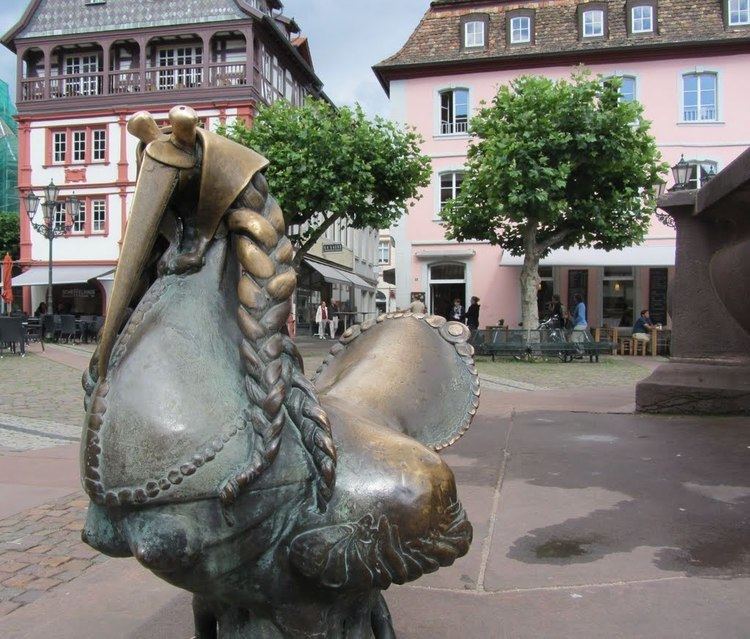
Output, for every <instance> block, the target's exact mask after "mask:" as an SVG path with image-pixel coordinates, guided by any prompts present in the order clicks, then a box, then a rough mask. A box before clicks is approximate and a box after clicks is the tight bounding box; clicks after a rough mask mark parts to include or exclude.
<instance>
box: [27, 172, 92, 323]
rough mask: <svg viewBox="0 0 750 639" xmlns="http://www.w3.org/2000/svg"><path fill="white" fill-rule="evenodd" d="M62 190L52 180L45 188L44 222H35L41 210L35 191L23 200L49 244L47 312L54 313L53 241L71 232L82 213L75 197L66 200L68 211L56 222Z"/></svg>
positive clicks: (36, 229) (32, 220) (30, 215)
mask: <svg viewBox="0 0 750 639" xmlns="http://www.w3.org/2000/svg"><path fill="white" fill-rule="evenodd" d="M59 194H60V188H59V187H58V186H57V185H56V184H55V183H54V182H53V181H52V180H50V183H49V184H48V185H47V186H45V187H44V202H42V218H43V219H42V222H41V224H40V223H39V222H35V221H34V217H35V216H36V212H37V209H38V208H39V201H40V199H41V198H40V197H39V196H38V195H36V194H35V193H34V192H33V191H29V192H28V193H27V194H26V195H25V196H24V198H23V201H24V204H25V206H26V215H28V216H29V222H30V223H31V226H33V227H34V230H35V231H36V232H37V233H39V234H40V235H41V236H42V237H44V238H46V240H47V241H48V242H49V276H48V282H47V296H46V302H47V312H48V313H51V312H52V240H54V239H55V238H56V237H61V236H62V235H65V234H66V233H69V232H70V229H71V228H73V223H74V221H75V220H76V219H77V218H78V214H79V213H80V207H81V201H80V200H79V199H78V198H77V197H76V196H75V194H73V195H71V196H70V197H67V198H65V200H64V201H63V203H64V205H65V209H66V215H65V217H63V219H62V220H61V221H57V220H55V213H56V209H57V206H58V204H60V202H58V196H59Z"/></svg>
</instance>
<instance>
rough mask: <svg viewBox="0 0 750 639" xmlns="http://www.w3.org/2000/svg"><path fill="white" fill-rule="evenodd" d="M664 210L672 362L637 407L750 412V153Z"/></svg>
mask: <svg viewBox="0 0 750 639" xmlns="http://www.w3.org/2000/svg"><path fill="white" fill-rule="evenodd" d="M658 205H659V208H661V209H663V210H664V211H666V212H667V213H669V214H670V215H671V216H672V217H673V218H674V220H675V226H676V228H677V252H676V264H675V279H674V286H673V289H672V292H671V294H670V302H671V309H672V313H671V314H672V321H673V330H672V345H671V359H670V361H669V362H668V363H666V364H662V365H661V366H660V367H659V368H657V369H656V370H655V371H654V373H653V374H652V375H651V376H650V377H648V378H647V379H645V380H643V381H642V382H640V383H639V384H638V385H637V387H636V409H637V410H639V411H642V412H649V413H684V414H716V415H719V414H736V415H739V414H744V415H747V414H750V215H748V209H749V207H750V149H748V150H746V151H745V152H744V153H742V154H741V155H740V156H739V157H738V158H737V159H736V160H734V162H732V163H731V164H729V165H728V166H727V167H726V168H725V169H723V170H722V171H721V172H719V173H718V174H717V175H716V176H715V177H714V178H713V179H712V180H711V181H710V182H708V183H707V184H706V185H705V186H703V187H702V188H701V189H700V190H697V191H696V190H690V191H675V192H672V193H668V194H666V195H664V196H662V197H661V198H660V199H659V203H658Z"/></svg>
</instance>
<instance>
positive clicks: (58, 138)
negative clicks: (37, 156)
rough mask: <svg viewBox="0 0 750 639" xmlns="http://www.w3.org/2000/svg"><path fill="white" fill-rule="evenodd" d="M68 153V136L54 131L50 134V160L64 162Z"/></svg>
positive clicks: (63, 132) (62, 132) (65, 133)
mask: <svg viewBox="0 0 750 639" xmlns="http://www.w3.org/2000/svg"><path fill="white" fill-rule="evenodd" d="M67 151H68V134H67V132H65V131H55V132H54V133H53V134H52V160H53V161H54V162H65V156H66V154H67Z"/></svg>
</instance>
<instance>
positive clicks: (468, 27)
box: [464, 20, 484, 49]
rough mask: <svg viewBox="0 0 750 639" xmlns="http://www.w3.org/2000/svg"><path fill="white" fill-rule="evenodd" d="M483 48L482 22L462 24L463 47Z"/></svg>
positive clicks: (472, 21) (474, 21) (475, 21)
mask: <svg viewBox="0 0 750 639" xmlns="http://www.w3.org/2000/svg"><path fill="white" fill-rule="evenodd" d="M483 46H484V21H483V20H471V21H470V22H465V23H464V47H465V48H467V49H468V48H471V47H483Z"/></svg>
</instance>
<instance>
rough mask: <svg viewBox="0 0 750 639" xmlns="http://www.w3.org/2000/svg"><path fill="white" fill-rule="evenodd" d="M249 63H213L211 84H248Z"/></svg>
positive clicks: (218, 85) (217, 85) (223, 85)
mask: <svg viewBox="0 0 750 639" xmlns="http://www.w3.org/2000/svg"><path fill="white" fill-rule="evenodd" d="M246 74H247V65H246V64H245V63H244V62H242V63H236V64H212V65H211V86H214V87H229V86H231V87H236V86H242V85H244V84H247V75H246Z"/></svg>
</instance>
